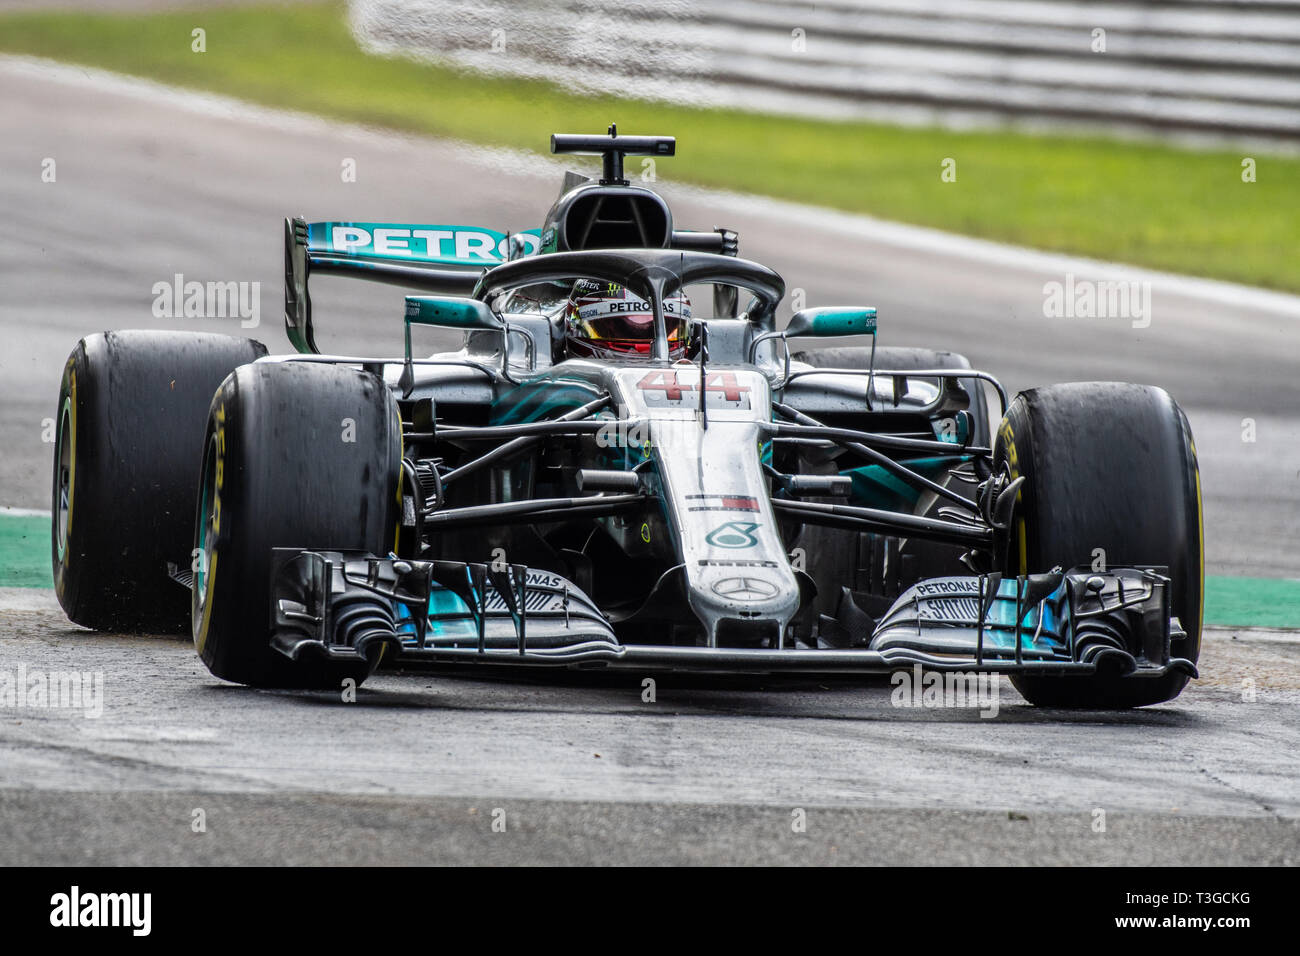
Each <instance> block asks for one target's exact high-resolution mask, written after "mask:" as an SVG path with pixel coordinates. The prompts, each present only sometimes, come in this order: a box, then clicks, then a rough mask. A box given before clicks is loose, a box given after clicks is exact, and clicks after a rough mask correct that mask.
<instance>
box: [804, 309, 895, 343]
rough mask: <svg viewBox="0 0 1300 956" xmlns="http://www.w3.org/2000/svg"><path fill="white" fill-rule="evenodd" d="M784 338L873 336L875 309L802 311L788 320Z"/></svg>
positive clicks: (874, 331) (874, 330)
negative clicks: (804, 336)
mask: <svg viewBox="0 0 1300 956" xmlns="http://www.w3.org/2000/svg"><path fill="white" fill-rule="evenodd" d="M784 332H785V336H786V338H795V337H797V336H803V335H809V336H817V337H818V338H832V337H834V336H838V335H875V334H876V309H875V307H874V306H869V305H866V306H838V305H836V306H825V307H822V308H819V309H803V310H801V311H799V312H796V313H795V314H794V315H793V316H792V317H791V318H790V324H789V325H787V326H786V327H785V330H784Z"/></svg>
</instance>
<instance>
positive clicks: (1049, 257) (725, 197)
mask: <svg viewBox="0 0 1300 956" xmlns="http://www.w3.org/2000/svg"><path fill="white" fill-rule="evenodd" d="M0 73H8V74H10V75H12V76H25V77H36V78H39V79H42V80H46V81H50V82H58V83H65V84H69V85H74V86H82V87H90V88H93V89H97V90H102V91H105V92H109V93H115V94H119V95H123V96H129V97H132V98H134V99H138V100H143V101H146V102H154V103H158V104H160V105H165V106H168V107H173V108H177V109H183V110H187V111H189V112H193V113H199V114H203V115H207V116H214V117H220V118H223V119H229V120H233V121H238V122H246V123H252V124H257V125H260V126H264V127H267V128H270V129H274V130H277V131H285V130H290V131H299V132H304V133H315V134H321V133H327V134H330V135H334V136H340V137H346V138H349V139H359V140H363V141H365V142H366V143H367V144H368V145H371V146H373V147H380V148H382V147H384V146H388V147H391V146H392V145H393V144H395V143H399V142H400V143H412V142H414V143H427V144H429V146H430V147H431V148H433V147H438V148H443V149H446V148H447V147H451V148H452V149H454V150H456V152H457V153H458V154H459V155H460V156H462V157H463V158H465V159H466V160H467V161H470V162H475V163H479V164H482V165H485V166H488V167H490V168H493V169H497V170H500V171H503V172H509V173H510V174H511V175H515V176H519V175H526V176H536V177H538V178H551V177H553V176H554V175H555V171H556V170H557V169H558V168H562V165H566V166H567V165H571V164H569V163H564V164H561V163H560V162H558V161H556V160H553V159H550V158H549V157H545V156H541V155H538V154H536V153H530V152H526V151H524V150H514V149H506V148H497V147H484V146H476V145H472V144H469V143H462V142H458V141H451V140H440V139H434V138H432V137H428V136H419V135H414V134H410V133H402V132H397V131H393V130H383V129H377V128H374V127H368V126H362V125H359V124H355V123H342V122H337V121H334V120H327V119H323V118H321V117H318V116H313V115H311V114H307V113H298V112H293V111H289V110H279V109H272V108H269V107H265V106H258V105H256V104H253V103H247V102H244V101H242V100H238V99H235V98H233V97H228V96H222V95H219V94H216V93H205V92H198V91H195V90H187V89H182V88H179V87H174V86H168V85H166V84H163V83H157V82H155V81H153V80H145V79H140V78H139V77H133V76H127V75H125V74H121V73H113V72H110V71H107V70H99V69H95V68H92V67H84V66H75V65H71V64H66V63H60V62H58V61H55V60H47V59H43V58H40V57H29V56H14V55H0ZM773 121H774V122H779V120H775V119H774V120H773ZM672 189H673V190H674V191H680V192H681V193H682V194H683V195H684V196H689V197H692V198H695V199H699V200H701V201H705V202H709V203H712V204H715V205H718V206H721V207H724V208H725V207H735V208H743V209H745V210H747V211H749V212H755V211H757V212H759V213H762V214H765V215H768V216H770V217H772V218H774V219H781V220H787V221H789V222H792V223H798V224H800V225H802V226H807V225H809V224H813V225H815V226H817V227H818V228H820V229H823V230H827V231H834V232H838V233H841V234H843V235H846V236H850V237H855V238H859V239H863V240H869V241H871V242H878V243H883V244H886V245H891V246H896V247H898V248H902V249H911V250H918V251H924V252H928V253H933V254H936V255H940V256H951V257H956V258H962V259H967V260H970V261H975V262H981V263H986V264H989V265H994V266H1000V267H1003V268H1010V269H1018V270H1023V271H1030V272H1040V273H1043V272H1045V273H1052V274H1064V273H1077V274H1085V275H1088V276H1090V277H1097V278H1101V277H1103V276H1104V277H1106V278H1109V279H1119V280H1127V281H1136V282H1149V283H1151V288H1152V290H1153V291H1156V292H1162V293H1167V294H1170V295H1176V296H1182V297H1186V298H1189V299H1198V300H1201V301H1205V302H1212V303H1216V304H1221V305H1227V306H1232V307H1235V308H1251V309H1259V310H1263V311H1268V312H1274V313H1278V314H1281V315H1285V316H1288V317H1290V318H1296V319H1300V296H1296V295H1290V294H1287V293H1284V292H1274V291H1272V290H1269V289H1260V288H1256V287H1254V286H1246V285H1238V284H1236V283H1232V282H1221V281H1219V280H1216V279H1202V278H1196V277H1194V276H1184V275H1177V274H1174V273H1169V272H1159V271H1155V270H1151V269H1143V268H1140V267H1137V266H1130V265H1124V264H1122V263H1113V262H1104V261H1101V260H1097V259H1087V258H1082V257H1079V256H1069V255H1063V254H1061V253H1055V252H1043V251H1039V250H1036V249H1026V248H1023V247H1020V246H1013V245H1007V244H1005V243H1000V242H992V241H990V240H987V239H974V238H971V237H969V236H958V235H954V234H952V233H947V232H942V231H940V230H937V229H928V228H925V227H922V226H910V225H906V224H904V223H898V222H889V221H887V220H883V219H875V218H873V217H871V216H864V215H859V214H856V213H847V212H839V211H836V210H833V209H826V208H823V207H820V206H806V205H802V204H800V203H794V202H787V201H785V200H780V199H771V198H769V197H766V196H755V195H749V194H744V193H737V192H731V191H727V190H716V189H704V188H701V187H692V186H678V185H676V184H673V185H672Z"/></svg>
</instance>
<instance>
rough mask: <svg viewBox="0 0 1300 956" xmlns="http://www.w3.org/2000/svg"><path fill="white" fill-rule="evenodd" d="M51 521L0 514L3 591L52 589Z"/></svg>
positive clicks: (1, 586) (0, 570) (1, 585)
mask: <svg viewBox="0 0 1300 956" xmlns="http://www.w3.org/2000/svg"><path fill="white" fill-rule="evenodd" d="M52 587H54V576H53V571H51V569H50V519H49V518H42V517H39V516H34V515H33V516H29V515H7V514H0V588H52Z"/></svg>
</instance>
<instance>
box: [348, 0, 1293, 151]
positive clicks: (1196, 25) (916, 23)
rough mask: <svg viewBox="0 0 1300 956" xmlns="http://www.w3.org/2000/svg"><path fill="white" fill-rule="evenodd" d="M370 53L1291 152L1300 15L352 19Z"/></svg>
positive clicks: (561, 1) (632, 14)
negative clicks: (1254, 144)
mask: <svg viewBox="0 0 1300 956" xmlns="http://www.w3.org/2000/svg"><path fill="white" fill-rule="evenodd" d="M350 8H351V9H350V19H351V25H352V28H353V31H354V33H355V34H356V36H357V37H358V39H359V41H360V42H361V43H362V44H363V46H364V47H366V48H367V49H370V50H372V51H376V52H382V53H387V54H403V55H410V56H415V57H419V58H428V59H432V60H436V61H441V62H447V63H451V64H454V65H457V66H460V67H464V68H467V69H471V70H479V71H486V72H489V73H494V74H503V75H516V76H521V77H537V78H546V79H550V80H553V81H555V82H558V83H560V84H563V85H567V86H571V87H574V88H576V89H579V90H584V91H597V90H599V91H605V92H612V93H615V94H617V95H625V96H635V97H639V98H648V99H666V100H674V101H680V102H689V103H695V104H700V105H719V106H736V107H741V108H746V109H755V110H763V111H772V112H778V113H793V114H798V115H816V116H823V117H863V118H871V119H883V120H887V121H890V122H903V123H911V124H917V123H938V124H942V125H949V126H952V125H958V126H972V125H973V126H981V125H997V124H1000V123H1007V122H1014V123H1029V124H1045V123H1073V124H1085V125H1090V126H1099V127H1106V128H1111V129H1117V128H1125V129H1138V130H1148V131H1165V132H1170V131H1172V132H1176V133H1180V134H1194V135H1196V134H1199V135H1202V136H1204V135H1209V136H1213V137H1216V138H1226V139H1259V138H1267V139H1284V140H1290V141H1300V0H1164V2H1136V0H1134V2H1114V3H1086V2H1077V0H931V2H913V0H826V2H818V3H816V4H815V5H813V4H807V5H804V4H799V3H794V2H790V0H690V2H687V0H630V2H625V3H614V2H611V0H477V2H475V3H472V4H465V3H463V2H457V0H352V2H351V4H350Z"/></svg>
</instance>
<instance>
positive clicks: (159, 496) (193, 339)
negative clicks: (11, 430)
mask: <svg viewBox="0 0 1300 956" xmlns="http://www.w3.org/2000/svg"><path fill="white" fill-rule="evenodd" d="M265 354H266V346H264V345H262V343H260V342H255V341H253V340H251V339H240V338H234V337H233V336H228V335H213V334H209V333H203V332H133V331H128V332H104V333H102V334H98V335H90V336H87V337H86V338H84V339H82V340H81V341H80V342H78V343H77V346H76V348H74V349H73V350H72V355H71V356H69V357H68V362H67V364H66V365H65V366H64V369H63V382H62V384H61V385H60V387H59V406H58V413H57V415H56V417H55V422H56V431H55V446H54V476H53V482H52V490H51V498H52V501H51V512H52V514H53V521H52V522H51V524H52V527H51V541H50V557H51V560H52V563H53V567H54V590H55V593H56V594H57V595H58V598H59V603H60V604H61V605H63V610H64V611H65V612H67V615H68V617H69V618H70V619H71V620H72V621H74V622H75V623H77V624H80V625H82V626H83V627H89V628H93V629H95V630H97V631H151V632H174V633H184V632H185V630H186V629H187V628H188V626H189V617H190V606H189V605H190V602H189V596H188V595H187V594H186V593H185V588H184V587H182V586H181V585H180V584H177V583H176V582H175V581H173V580H172V579H171V578H170V577H169V575H168V572H167V564H168V562H171V563H173V564H176V565H177V566H178V567H180V568H183V569H185V570H188V569H189V567H190V548H191V546H192V545H191V539H192V538H193V536H194V501H195V496H196V494H197V490H198V471H197V469H198V462H199V455H200V452H201V451H202V448H203V423H204V421H205V420H206V418H207V413H208V405H209V404H210V403H211V401H212V394H213V392H215V391H216V390H217V386H218V385H220V384H221V381H222V379H224V378H225V377H226V376H227V375H229V374H230V372H231V371H232V370H234V369H235V368H237V367H239V366H241V365H244V364H246V363H248V362H252V361H254V360H255V359H257V358H259V357H261V356H263V355H265Z"/></svg>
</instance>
